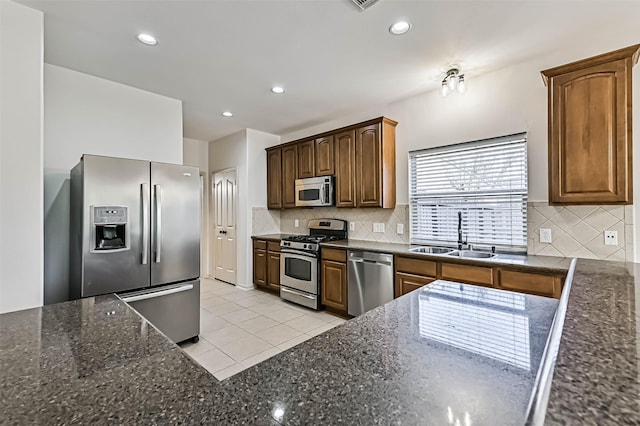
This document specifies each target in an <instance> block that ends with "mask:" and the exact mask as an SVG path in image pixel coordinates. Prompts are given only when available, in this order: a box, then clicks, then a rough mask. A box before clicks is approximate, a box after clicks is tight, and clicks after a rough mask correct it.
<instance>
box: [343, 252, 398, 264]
mask: <svg viewBox="0 0 640 426" xmlns="http://www.w3.org/2000/svg"><path fill="white" fill-rule="evenodd" d="M349 261H350V262H357V263H360V262H364V263H378V264H381V265H392V264H393V255H392V254H389V253H377V252H372V251H349Z"/></svg>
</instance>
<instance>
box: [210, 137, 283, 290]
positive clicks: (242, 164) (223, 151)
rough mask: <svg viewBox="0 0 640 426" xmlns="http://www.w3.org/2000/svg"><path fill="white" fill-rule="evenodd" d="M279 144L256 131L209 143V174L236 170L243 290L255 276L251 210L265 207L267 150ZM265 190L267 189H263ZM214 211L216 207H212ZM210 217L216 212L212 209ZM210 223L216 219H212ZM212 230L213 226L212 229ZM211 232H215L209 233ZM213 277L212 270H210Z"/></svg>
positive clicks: (239, 272) (239, 283)
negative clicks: (231, 169) (253, 269)
mask: <svg viewBox="0 0 640 426" xmlns="http://www.w3.org/2000/svg"><path fill="white" fill-rule="evenodd" d="M279 143H280V137H279V136H276V135H272V134H269V133H264V132H260V131H257V130H253V129H245V130H242V131H240V132H237V133H234V134H232V135H229V136H226V137H224V138H221V139H217V140H215V141H212V142H210V143H209V170H210V174H214V173H216V172H219V171H222V170H225V169H230V168H235V169H236V177H237V180H236V185H237V190H238V195H239V196H238V206H237V216H238V227H237V230H236V241H237V244H238V245H237V251H236V253H237V256H236V259H237V275H236V285H237V286H238V287H243V288H252V287H253V282H252V280H253V273H252V252H251V250H252V246H251V230H252V207H255V206H266V204H267V196H266V179H267V166H266V164H267V156H266V151H265V150H264V149H265V148H266V147H268V146H272V145H277V144H279ZM263 186H264V188H263ZM211 207H213V205H212V206H211ZM210 211H211V215H213V212H214V209H213V208H211V209H210ZM210 223H212V224H213V223H214V222H213V216H210ZM211 228H213V225H212V226H211ZM210 231H212V229H210ZM210 241H211V244H210V251H211V262H212V263H211V264H212V265H213V262H214V261H215V260H214V257H215V250H214V246H213V244H214V241H215V238H214V237H213V236H212V235H211V232H210ZM211 272H212V273H213V267H212V268H211Z"/></svg>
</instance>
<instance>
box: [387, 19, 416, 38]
mask: <svg viewBox="0 0 640 426" xmlns="http://www.w3.org/2000/svg"><path fill="white" fill-rule="evenodd" d="M410 29H411V24H410V23H408V22H406V21H398V22H396V23H395V24H393V25H392V26H390V27H389V32H390V33H391V34H395V35H400V34H404V33H406V32H408V31H409V30H410Z"/></svg>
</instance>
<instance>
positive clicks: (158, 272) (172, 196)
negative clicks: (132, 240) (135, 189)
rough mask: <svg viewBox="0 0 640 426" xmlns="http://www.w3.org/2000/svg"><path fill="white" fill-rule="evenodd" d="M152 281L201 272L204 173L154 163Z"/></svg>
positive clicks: (173, 279) (157, 282)
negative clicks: (201, 202) (201, 219)
mask: <svg viewBox="0 0 640 426" xmlns="http://www.w3.org/2000/svg"><path fill="white" fill-rule="evenodd" d="M151 194H152V197H151V208H152V211H153V214H152V218H151V248H152V249H151V251H150V256H151V262H150V263H151V285H152V286H156V285H161V284H168V283H171V282H176V281H185V280H189V279H193V278H198V277H199V276H200V174H199V171H198V169H197V168H196V167H187V166H180V165H175V164H163V163H151Z"/></svg>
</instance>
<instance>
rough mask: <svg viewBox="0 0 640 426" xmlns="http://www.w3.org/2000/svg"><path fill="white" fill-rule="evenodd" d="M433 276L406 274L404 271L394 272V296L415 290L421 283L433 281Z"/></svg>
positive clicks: (425, 283)
mask: <svg viewBox="0 0 640 426" xmlns="http://www.w3.org/2000/svg"><path fill="white" fill-rule="evenodd" d="M435 280H436V278H435V277H425V276H422V275H413V274H406V273H404V272H396V288H395V294H396V297H400V296H402V295H404V294H407V293H410V292H412V291H413V290H417V289H419V288H420V287H422V286H423V285H427V284H429V283H432V282H433V281H435Z"/></svg>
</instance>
